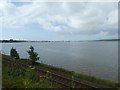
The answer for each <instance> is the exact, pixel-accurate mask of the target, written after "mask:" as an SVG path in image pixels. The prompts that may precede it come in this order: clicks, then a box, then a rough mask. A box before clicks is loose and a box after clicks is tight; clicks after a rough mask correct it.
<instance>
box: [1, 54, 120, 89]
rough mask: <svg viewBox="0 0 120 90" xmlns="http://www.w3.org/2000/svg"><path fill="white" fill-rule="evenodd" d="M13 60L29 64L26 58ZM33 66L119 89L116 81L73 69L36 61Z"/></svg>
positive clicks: (119, 86)
mask: <svg viewBox="0 0 120 90" xmlns="http://www.w3.org/2000/svg"><path fill="white" fill-rule="evenodd" d="M4 57H5V58H9V59H10V57H9V56H5V55H4ZM11 60H12V59H11ZM15 61H16V62H17V61H19V62H22V63H26V64H30V62H29V60H27V59H21V60H15ZM34 66H35V67H37V68H43V69H46V70H48V71H51V72H56V73H59V74H62V75H65V76H67V77H69V78H71V76H72V75H73V74H74V77H75V79H80V80H82V81H89V82H92V83H93V84H95V85H96V84H97V85H99V86H108V87H112V88H117V89H120V84H118V83H117V82H113V81H110V80H104V79H101V78H96V77H93V76H88V75H86V74H81V73H75V72H73V71H68V70H66V69H63V68H58V67H54V66H51V65H47V64H43V63H37V62H36V63H35V65H34ZM3 76H4V75H3ZM28 80H29V79H28ZM31 83H32V82H31ZM46 85H47V84H46ZM33 86H34V85H33ZM47 86H48V85H47ZM48 87H49V86H48Z"/></svg>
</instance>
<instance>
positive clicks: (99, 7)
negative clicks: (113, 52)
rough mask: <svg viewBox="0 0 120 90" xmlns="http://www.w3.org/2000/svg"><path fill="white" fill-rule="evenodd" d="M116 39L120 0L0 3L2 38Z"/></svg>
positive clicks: (36, 0) (30, 0)
mask: <svg viewBox="0 0 120 90" xmlns="http://www.w3.org/2000/svg"><path fill="white" fill-rule="evenodd" d="M108 1H110V2H108ZM114 1H115V0H114ZM116 38H118V2H117V0H116V2H113V0H107V1H106V2H105V0H104V1H101V0H96V1H94V0H89V1H88V0H84V1H83V0H81V1H79V2H78V1H74V2H73V1H70V2H68V1H66V0H64V2H63V1H60V2H59V1H58V2H56V1H55V0H54V1H53V2H52V1H51V2H50V1H49V2H48V1H46V2H45V0H44V1H43V0H41V1H40V0H21V1H20V0H19V2H18V1H16V0H0V39H17V40H52V41H54V40H55V41H61V40H62V41H63V40H70V41H78V40H98V39H116Z"/></svg>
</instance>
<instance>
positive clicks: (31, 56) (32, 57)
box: [27, 46, 40, 64]
mask: <svg viewBox="0 0 120 90" xmlns="http://www.w3.org/2000/svg"><path fill="white" fill-rule="evenodd" d="M27 52H28V54H29V59H30V61H31V63H32V64H34V63H35V61H37V60H39V58H40V57H38V54H37V53H36V52H34V47H33V46H30V50H29V51H27Z"/></svg>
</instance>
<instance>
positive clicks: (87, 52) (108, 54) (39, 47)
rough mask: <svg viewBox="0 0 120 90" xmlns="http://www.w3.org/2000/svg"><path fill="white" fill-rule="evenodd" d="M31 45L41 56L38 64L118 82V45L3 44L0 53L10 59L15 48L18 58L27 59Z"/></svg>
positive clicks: (73, 43)
mask: <svg viewBox="0 0 120 90" xmlns="http://www.w3.org/2000/svg"><path fill="white" fill-rule="evenodd" d="M0 44H1V43H0ZM31 45H32V46H34V48H35V51H36V52H37V53H38V54H39V56H40V60H39V61H38V62H41V61H42V62H43V63H46V64H50V65H53V66H57V67H62V68H65V69H67V70H71V71H75V72H78V73H84V74H87V75H91V76H96V77H99V78H102V79H107V80H113V81H118V41H88V42H87V41H86V42H20V43H2V50H1V51H2V52H3V53H5V54H8V55H9V53H10V49H11V48H12V47H14V48H16V49H17V51H18V53H19V54H20V57H21V58H28V56H29V55H28V54H27V50H29V47H30V46H31Z"/></svg>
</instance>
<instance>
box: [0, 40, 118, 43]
mask: <svg viewBox="0 0 120 90" xmlns="http://www.w3.org/2000/svg"><path fill="white" fill-rule="evenodd" d="M86 41H88V42H91V41H120V39H101V40H80V41H27V40H11V39H10V40H0V43H19V42H86Z"/></svg>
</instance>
